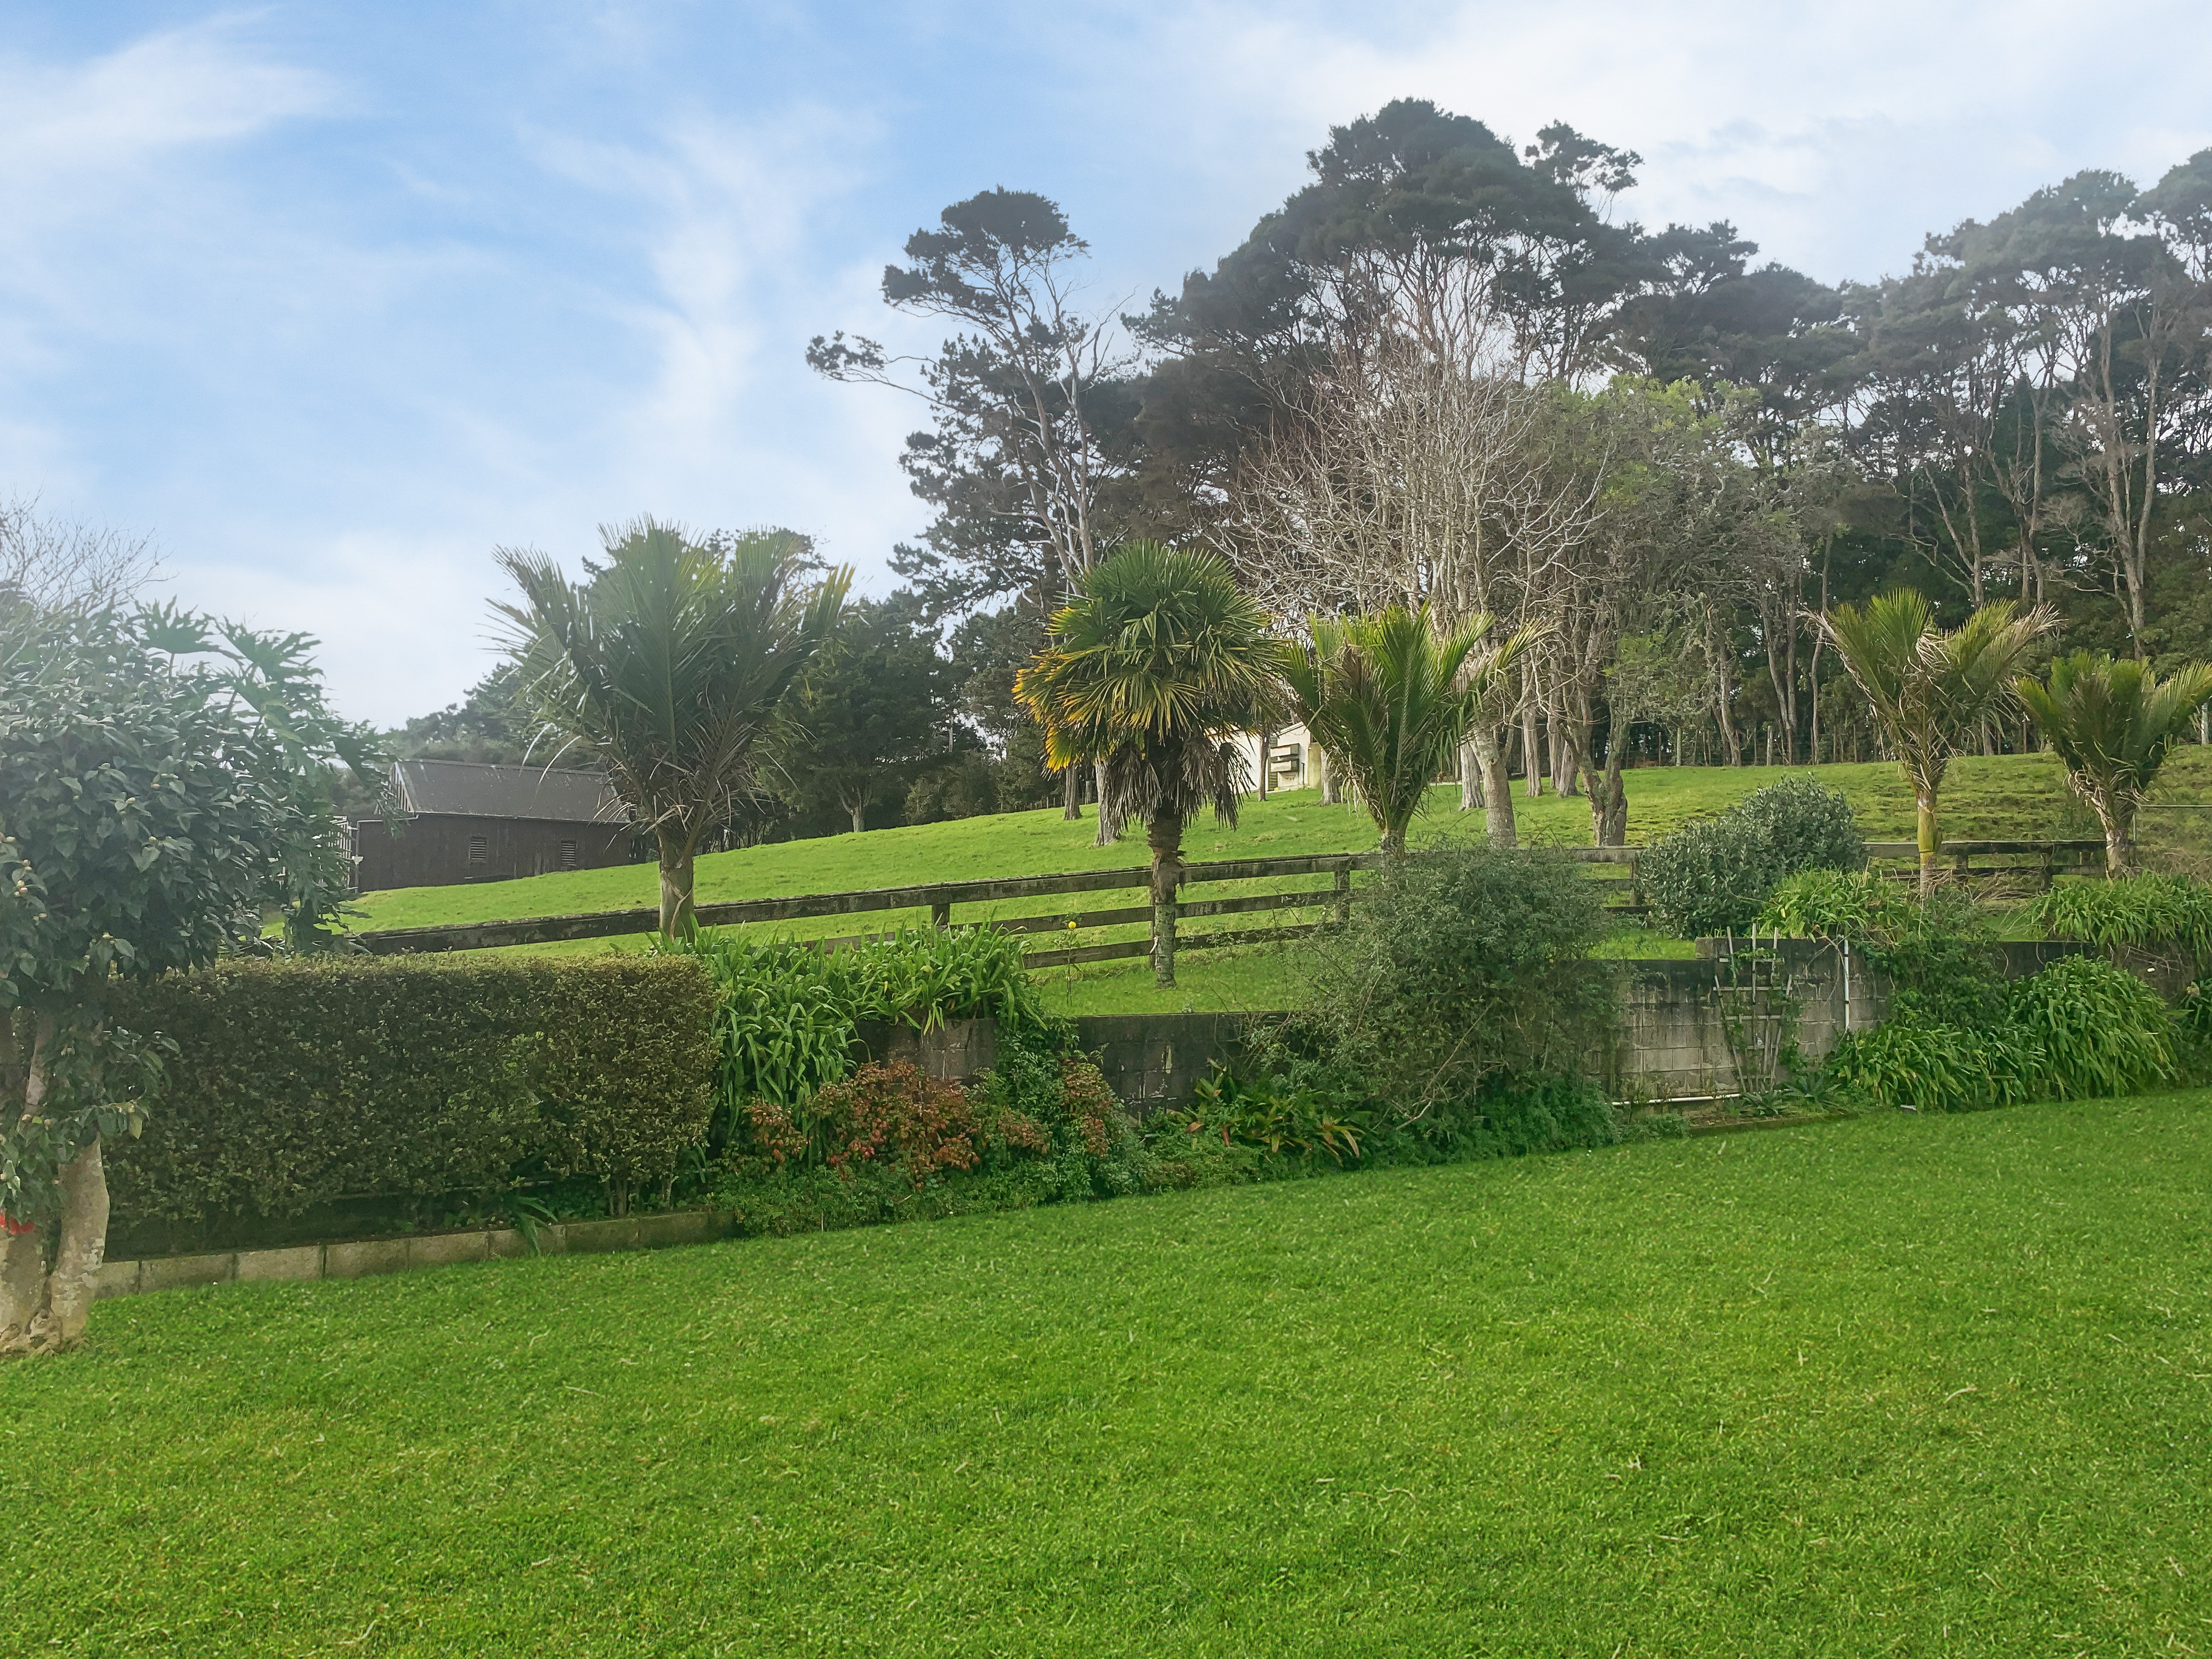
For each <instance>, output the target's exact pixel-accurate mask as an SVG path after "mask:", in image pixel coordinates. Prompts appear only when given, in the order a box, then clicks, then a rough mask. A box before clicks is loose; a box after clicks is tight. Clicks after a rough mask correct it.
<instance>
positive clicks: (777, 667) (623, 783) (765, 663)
mask: <svg viewBox="0 0 2212 1659" xmlns="http://www.w3.org/2000/svg"><path fill="white" fill-rule="evenodd" d="M600 537H601V539H602V541H603V542H604V544H605V548H606V555H607V562H605V564H602V565H599V566H597V567H596V568H593V569H592V574H591V575H590V577H589V578H588V579H587V580H584V581H580V582H572V581H570V580H568V577H567V576H565V575H563V574H562V572H561V570H560V568H559V567H557V566H556V565H555V564H554V562H552V561H551V560H550V559H549V558H547V557H546V556H544V554H543V553H535V552H529V551H524V550H517V549H513V548H501V550H499V553H498V555H497V556H498V560H499V564H500V568H501V569H503V570H505V571H506V572H507V574H508V575H509V576H510V577H512V578H513V580H514V584H515V586H517V587H519V588H520V589H521V590H522V602H521V603H520V604H519V605H495V606H494V609H495V611H498V613H499V614H500V616H501V617H504V618H505V619H506V623H507V626H506V629H505V630H504V635H503V640H502V643H504V645H505V646H506V647H507V651H508V653H509V654H510V655H511V656H512V657H513V659H514V661H515V662H516V664H517V665H518V666H519V668H520V676H519V678H520V682H521V686H522V689H523V693H524V696H525V699H526V706H527V707H528V708H530V709H531V710H532V713H533V714H535V716H536V718H537V719H538V721H539V722H540V726H541V735H542V736H544V737H545V738H550V739H551V740H553V741H555V742H557V743H560V744H564V745H567V744H575V745H580V746H581V747H583V748H584V749H586V750H589V751H590V752H591V753H592V754H593V755H595V756H596V757H598V759H599V763H600V764H602V765H603V766H605V768H606V770H607V776H608V778H609V780H610V781H611V782H612V784H613V786H614V789H615V793H617V794H618V795H619V796H621V797H622V799H623V802H624V803H625V804H627V805H628V806H629V809H630V811H631V813H632V814H633V816H634V817H635V820H636V822H637V823H638V825H639V827H641V828H642V829H650V830H652V832H653V836H654V839H655V840H656V841H658V842H659V848H660V931H661V933H663V934H664V935H671V936H672V935H673V934H674V933H677V932H678V930H679V929H680V928H682V927H684V926H685V925H686V924H687V923H688V922H689V921H690V917H691V914H692V903H691V881H692V874H691V871H692V860H693V858H694V857H695V856H696V854H697V852H698V850H699V846H700V843H701V842H702V841H703V840H704V839H705V838H706V836H708V834H709V833H710V832H711V831H713V830H714V829H716V828H718V827H719V826H720V825H721V824H723V823H726V822H727V821H728V820H729V817H730V814H731V811H732V809H733V808H734V807H735V806H736V805H737V804H738V802H739V801H740V800H741V799H744V797H745V796H747V795H748V794H750V793H751V790H752V788H753V784H754V749H755V746H756V745H757V744H758V743H759V741H760V740H761V738H762V736H763V732H765V731H766V730H767V728H768V726H769V722H770V720H771V718H772V717H773V716H774V714H775V711H776V707H777V705H778V704H779V703H781V702H782V700H783V697H784V694H785V693H786V692H787V691H788V690H790V689H791V686H792V683H793V681H794V680H796V679H797V678H799V671H800V670H801V669H803V668H805V665H806V663H807V659H809V658H811V656H812V655H813V654H814V653H815V651H816V649H817V647H819V646H820V645H821V643H822V641H823V639H824V638H826V637H827V636H828V635H829V631H830V629H833V628H834V627H836V622H837V614H838V611H839V608H840V607H841V606H842V605H843V604H844V601H845V593H846V590H847V589H848V587H849V586H851V584H852V572H851V570H850V569H849V568H840V569H836V570H833V571H831V572H829V574H828V575H827V576H826V577H824V578H823V580H821V581H820V582H818V583H817V584H815V585H813V586H806V585H805V580H804V579H805V575H806V573H807V572H808V571H809V570H810V569H811V568H814V567H813V566H812V565H811V562H810V561H809V560H808V559H807V556H806V554H807V543H806V541H805V538H803V537H800V536H798V535H795V534H793V532H790V531H787V530H775V531H757V532H749V533H748V534H745V535H743V536H736V537H715V538H712V539H710V540H708V541H706V542H703V543H701V542H695V541H693V540H692V539H691V538H690V537H689V536H688V535H687V534H686V533H685V532H684V531H683V530H681V529H680V528H678V527H677V526H673V525H664V524H659V523H656V522H654V521H653V520H651V519H639V520H636V521H635V523H632V524H629V525H625V526H622V527H621V528H619V529H603V530H602V531H601V532H600Z"/></svg>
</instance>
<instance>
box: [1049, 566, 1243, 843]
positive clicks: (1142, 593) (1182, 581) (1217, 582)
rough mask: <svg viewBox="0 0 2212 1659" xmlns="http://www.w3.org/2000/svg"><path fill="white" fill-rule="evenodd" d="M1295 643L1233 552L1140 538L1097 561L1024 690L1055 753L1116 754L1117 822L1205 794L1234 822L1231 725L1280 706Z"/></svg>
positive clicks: (1236, 772)
mask: <svg viewBox="0 0 2212 1659" xmlns="http://www.w3.org/2000/svg"><path fill="white" fill-rule="evenodd" d="M1286 655H1287V653H1285V649H1284V647H1282V646H1281V645H1280V644H1279V642H1278V641H1275V640H1274V639H1273V637H1272V635H1270V633H1269V630H1268V625H1267V617H1266V615H1265V614H1264V613H1263V612H1262V611H1261V610H1260V608H1259V607H1258V606H1257V605H1255V604H1254V603H1253V602H1252V600H1251V599H1249V597H1248V596H1247V595H1246V594H1245V593H1244V592H1243V591H1242V590H1241V589H1240V588H1238V586H1237V582H1236V579H1235V577H1234V576H1232V575H1231V573H1230V570H1229V567H1228V566H1227V564H1225V562H1223V561H1222V560H1221V559H1219V558H1218V557H1217V556H1214V555H1212V554H1210V553H1192V552H1182V551H1178V550H1175V549H1172V548H1169V547H1165V546H1163V545H1161V544H1158V543H1156V542H1139V543H1135V544H1132V545H1130V546H1128V547H1126V548H1123V549H1122V550H1121V551H1120V552H1118V553H1116V554H1115V555H1114V556H1112V557H1110V558H1109V559H1107V560H1105V561H1103V562H1101V563H1100V564H1098V565H1097V567H1095V568H1093V569H1091V571H1090V572H1089V573H1088V574H1085V577H1084V578H1083V580H1082V582H1081V584H1080V586H1079V589H1078V591H1077V593H1076V595H1075V597H1074V598H1073V599H1071V600H1070V601H1069V603H1068V604H1067V605H1066V606H1065V607H1064V608H1062V609H1061V610H1060V611H1059V612H1058V614H1056V615H1055V616H1054V617H1053V619H1052V622H1051V624H1050V626H1049V629H1048V632H1047V635H1046V641H1045V646H1044V649H1043V650H1042V652H1041V653H1039V654H1038V656H1037V658H1036V660H1035V661H1034V662H1032V663H1030V665H1029V666H1028V667H1026V668H1024V670H1023V671H1021V673H1020V675H1019V676H1018V678H1017V679H1016V681H1015V688H1014V690H1015V695H1016V696H1018V698H1020V700H1021V701H1022V702H1023V703H1024V706H1025V707H1027V708H1029V709H1030V712H1031V713H1032V714H1035V715H1036V719H1037V721H1038V723H1039V724H1040V725H1041V726H1042V727H1043V728H1044V732H1045V745H1046V757H1047V759H1048V762H1049V763H1051V764H1052V765H1054V766H1055V767H1067V766H1076V765H1081V764H1084V763H1089V762H1092V761H1100V762H1103V763H1104V778H1103V785H1104V788H1103V799H1101V801H1100V803H1099V811H1100V816H1101V817H1103V818H1104V819H1105V820H1106V823H1107V827H1108V829H1109V831H1114V832H1118V830H1119V829H1120V828H1121V825H1122V824H1123V823H1126V822H1127V820H1128V819H1130V818H1132V817H1144V818H1153V817H1158V816H1159V815H1160V814H1162V813H1163V812H1164V813H1166V814H1167V815H1168V816H1170V817H1173V818H1174V819H1175V820H1176V822H1177V823H1188V822H1189V821H1190V819H1192V818H1193V817H1196V816H1197V815H1198V813H1199V812H1200V811H1202V810H1204V809H1205V808H1206V807H1207V806H1211V807H1212V808H1213V810H1214V811H1215V813H1216V814H1217V816H1218V817H1220V818H1221V819H1222V820H1223V821H1224V822H1225V823H1234V822H1235V821H1236V816H1237V795H1238V793H1239V792H1240V791H1241V789H1242V788H1243V786H1244V783H1245V781H1246V780H1245V778H1244V777H1243V772H1244V770H1245V766H1244V763H1243V757H1242V753H1241V751H1240V750H1237V749H1236V748H1234V747H1233V746H1232V745H1231V744H1230V743H1229V739H1230V738H1231V737H1232V736H1233V735H1234V734H1235V733H1237V732H1241V731H1247V730H1250V729H1252V728H1254V727H1255V726H1262V725H1264V724H1266V723H1267V721H1268V720H1270V719H1271V718H1272V717H1273V715H1274V714H1275V712H1276V711H1277V710H1278V709H1279V707H1280V706H1281V703H1282V694H1281V690H1280V684H1279V676H1280V671H1281V669H1282V666H1283V664H1284V662H1285V658H1286Z"/></svg>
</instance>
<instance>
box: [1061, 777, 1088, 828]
mask: <svg viewBox="0 0 2212 1659" xmlns="http://www.w3.org/2000/svg"><path fill="white" fill-rule="evenodd" d="M1082 816H1083V775H1082V774H1081V773H1080V772H1078V771H1077V770H1076V769H1074V768H1073V767H1072V766H1071V767H1069V768H1068V769H1066V771H1065V772H1062V773H1061V774H1060V818H1061V820H1062V821H1063V822H1065V823H1075V822H1076V821H1077V820H1078V819H1079V818H1080V817H1082Z"/></svg>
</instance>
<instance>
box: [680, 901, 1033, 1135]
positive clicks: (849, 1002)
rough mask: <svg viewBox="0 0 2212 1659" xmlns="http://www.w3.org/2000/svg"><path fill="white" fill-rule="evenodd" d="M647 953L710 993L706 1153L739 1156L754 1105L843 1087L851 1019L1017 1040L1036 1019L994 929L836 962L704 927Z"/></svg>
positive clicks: (923, 936)
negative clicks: (663, 958) (963, 1029)
mask: <svg viewBox="0 0 2212 1659" xmlns="http://www.w3.org/2000/svg"><path fill="white" fill-rule="evenodd" d="M655 948H656V949H657V950H658V951H659V952H661V953H662V954H665V955H669V956H674V957H686V958H690V959H692V960H696V961H697V962H699V963H703V964H704V965H705V967H706V969H707V970H708V973H709V974H710V975H713V978H714V985H715V987H716V990H717V992H718V993H719V1004H718V1006H717V1009H716V1012H715V1015H714V1035H715V1039H716V1041H717V1042H718V1044H719V1045H720V1060H719V1062H718V1063H717V1065H716V1067H715V1073H714V1092H715V1121H714V1135H713V1139H714V1144H715V1145H716V1146H726V1145H732V1144H734V1145H739V1146H744V1145H746V1142H745V1136H746V1133H747V1130H748V1127H749V1126H750V1124H751V1123H752V1121H753V1115H752V1108H753V1105H754V1103H756V1102H761V1101H764V1102H768V1103H771V1104H773V1105H776V1106H781V1107H783V1108H785V1109H796V1108H799V1107H802V1106H804V1105H805V1103H806V1102H807V1101H809V1100H810V1099H811V1098H812V1097H813V1095H814V1092H815V1091H817V1089H820V1088H822V1087H823V1085H826V1084H830V1083H835V1082H836V1081H837V1080H838V1079H842V1078H843V1077H844V1076H845V1075H846V1074H847V1073H848V1072H849V1071H850V1070H851V1068H852V1063H853V1051H854V1044H855V1042H856V1041H857V1039H858V1036H859V1023H860V1021H861V1020H864V1019H881V1020H888V1021H890V1022H893V1023H896V1024H908V1025H912V1026H914V1027H915V1028H916V1029H918V1030H932V1029H933V1028H935V1027H936V1026H939V1025H941V1024H944V1023H945V1021H947V1020H953V1019H976V1018H986V1017H988V1018H995V1019H997V1020H998V1021H999V1022H1000V1024H1001V1025H1002V1026H1005V1027H1008V1028H1011V1029H1014V1030H1024V1029H1033V1028H1036V1027H1037V1026H1038V1025H1040V1024H1042V1020H1043V1018H1044V1015H1043V1006H1042V1002H1041V1001H1040V1000H1039V999H1038V997H1037V994H1036V990H1035V988H1034V987H1033V986H1032V985H1031V983H1030V978H1029V975H1028V974H1027V972H1026V971H1025V970H1024V969H1023V967H1022V958H1021V944H1020V941H1019V940H1018V939H1015V938H1014V937H1013V936H1012V935H1010V934H1006V933H1000V932H999V931H998V930H997V929H996V928H993V927H978V928H957V929H939V928H933V927H926V928H910V929H908V928H902V929H901V930H900V931H899V932H898V933H896V934H894V935H893V936H892V937H890V938H889V939H876V940H872V941H870V942H869V943H868V944H866V945H860V946H857V947H854V948H853V949H849V950H844V951H836V952H824V951H819V950H817V949H816V948H815V947H814V946H812V945H805V944H801V943H798V942H795V941H793V940H788V939H780V940H774V941H769V942H766V943H760V942H756V941H754V940H751V939H746V938H744V936H743V935H741V934H738V933H729V932H726V931H722V930H720V929H714V928H704V929H701V930H699V931H697V932H696V933H692V934H690V936H688V937H685V938H680V939H677V940H675V941H673V942H672V943H670V944H666V945H659V946H656V947H655ZM749 1149H750V1150H751V1151H754V1152H763V1153H765V1152H766V1151H767V1148H766V1147H765V1146H759V1145H754V1146H750V1148H749Z"/></svg>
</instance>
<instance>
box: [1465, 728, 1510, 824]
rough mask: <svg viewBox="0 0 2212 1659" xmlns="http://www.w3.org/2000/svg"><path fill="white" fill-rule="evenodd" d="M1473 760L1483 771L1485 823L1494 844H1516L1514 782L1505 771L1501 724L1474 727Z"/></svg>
mask: <svg viewBox="0 0 2212 1659" xmlns="http://www.w3.org/2000/svg"><path fill="white" fill-rule="evenodd" d="M1474 763H1475V765H1476V767H1477V768H1478V769H1480V771H1481V773H1482V827H1483V830H1484V832H1485V833H1486V835H1487V836H1489V838H1490V844H1491V845H1492V847H1513V846H1517V845H1518V844H1519V842H1520V839H1521V837H1520V836H1519V834H1518V833H1517V832H1516V829H1515V827H1514V823H1513V783H1512V781H1511V780H1510V778H1508V777H1507V776H1506V775H1505V756H1504V750H1503V748H1502V746H1501V745H1500V744H1499V743H1498V728H1497V727H1496V726H1490V725H1487V724H1485V725H1482V726H1476V727H1475V728H1474Z"/></svg>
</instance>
